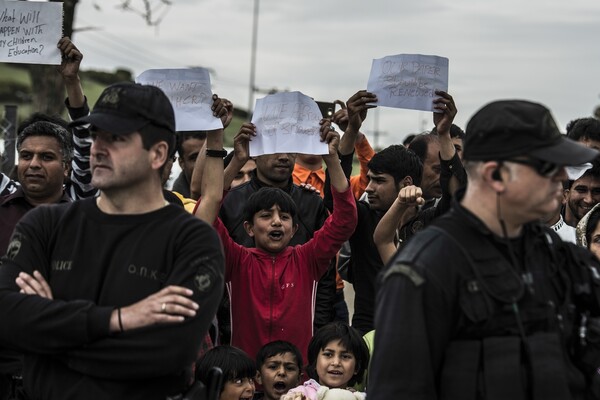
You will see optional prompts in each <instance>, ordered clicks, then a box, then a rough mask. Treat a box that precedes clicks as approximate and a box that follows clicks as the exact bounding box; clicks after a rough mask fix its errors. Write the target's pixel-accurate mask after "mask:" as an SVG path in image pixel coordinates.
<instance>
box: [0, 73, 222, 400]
mask: <svg viewBox="0 0 600 400" xmlns="http://www.w3.org/2000/svg"><path fill="white" fill-rule="evenodd" d="M221 109H222V107H221ZM221 109H219V110H217V112H222V110H221ZM73 124H75V125H80V124H90V129H91V132H92V138H93V144H92V147H91V156H90V166H91V170H92V184H93V185H94V186H95V187H97V188H98V189H99V190H100V195H99V197H98V198H92V199H86V200H82V201H79V202H75V203H69V204H65V205H58V206H53V207H42V206H41V207H37V208H35V209H34V210H32V211H30V212H29V213H28V214H26V215H25V217H24V218H23V219H22V220H21V221H20V222H19V224H18V225H17V227H16V228H15V231H14V234H13V236H12V238H11V242H10V244H9V247H8V251H7V255H6V256H5V257H4V258H3V259H2V266H1V267H0V320H1V321H10V323H2V324H1V328H0V344H1V345H2V346H6V347H10V348H13V349H15V350H17V351H20V352H22V353H24V354H25V358H24V368H23V383H24V389H25V394H26V397H27V398H32V399H39V398H45V399H66V398H73V399H74V398H78V399H84V398H85V399H121V398H122V399H125V398H127V399H146V400H147V399H161V400H164V399H165V397H166V396H173V395H177V394H180V393H182V392H183V391H185V390H186V389H187V388H188V386H189V384H190V378H191V377H192V376H193V372H192V365H193V363H194V361H195V358H196V355H197V352H198V349H199V346H200V343H201V341H202V339H203V335H204V333H205V332H206V330H207V329H208V327H209V325H210V323H211V321H212V318H213V316H214V313H215V311H216V308H217V305H218V302H219V299H220V298H221V293H222V287H223V261H224V259H223V254H222V251H221V246H220V242H219V239H218V237H217V235H216V233H215V232H214V231H213V230H212V228H211V227H209V226H208V225H207V224H205V223H203V222H202V221H199V220H198V219H197V218H194V217H193V216H191V215H189V214H188V213H186V212H185V211H184V210H183V209H181V208H180V207H176V206H173V205H169V204H168V203H166V202H165V199H164V197H163V193H162V186H161V174H160V171H161V169H162V168H163V167H164V164H165V162H166V161H167V159H168V157H170V156H171V155H172V154H173V153H174V149H175V118H174V113H173V108H172V107H171V104H170V102H169V100H168V98H167V97H166V95H165V94H164V93H163V92H162V91H161V90H160V89H158V88H156V87H153V86H144V85H138V84H131V83H123V84H115V85H112V86H110V87H108V88H107V89H105V90H104V92H102V94H101V96H100V98H99V99H98V102H97V103H96V105H95V107H94V109H93V111H92V113H91V114H90V115H89V116H87V117H84V118H81V119H79V120H76V121H75V122H74V123H73Z"/></svg>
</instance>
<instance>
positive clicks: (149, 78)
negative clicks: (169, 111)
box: [135, 68, 223, 131]
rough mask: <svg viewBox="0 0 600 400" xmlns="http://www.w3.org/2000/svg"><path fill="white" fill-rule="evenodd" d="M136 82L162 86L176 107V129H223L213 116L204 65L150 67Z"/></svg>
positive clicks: (206, 71)
mask: <svg viewBox="0 0 600 400" xmlns="http://www.w3.org/2000/svg"><path fill="white" fill-rule="evenodd" d="M135 81H136V82H137V83H143V84H145V85H153V86H157V87H159V88H161V89H162V91H163V92H165V94H166V95H167V97H169V100H171V105H173V110H175V129H177V130H178V131H199V130H200V131H210V130H213V129H219V128H223V123H222V122H221V119H219V118H217V117H215V116H213V112H212V110H211V107H212V105H213V100H212V91H211V88H210V74H209V72H208V70H207V69H205V68H173V69H149V70H147V71H144V72H142V73H141V74H140V75H139V76H138V77H137V78H136V79H135Z"/></svg>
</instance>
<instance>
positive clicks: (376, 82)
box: [367, 54, 448, 111]
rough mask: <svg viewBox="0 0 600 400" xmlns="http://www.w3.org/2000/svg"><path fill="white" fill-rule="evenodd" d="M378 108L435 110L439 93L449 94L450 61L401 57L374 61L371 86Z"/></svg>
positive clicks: (370, 89)
mask: <svg viewBox="0 0 600 400" xmlns="http://www.w3.org/2000/svg"><path fill="white" fill-rule="evenodd" d="M367 90H368V91H369V92H372V93H375V94H376V95H377V105H378V106H387V107H395V108H408V109H411V110H422V111H433V103H432V100H433V99H434V98H436V97H438V96H436V94H435V91H436V90H443V91H448V59H447V58H444V57H438V56H426V55H421V54H399V55H395V56H388V57H384V58H380V59H375V60H373V64H372V66H371V74H370V76H369V83H368V85H367Z"/></svg>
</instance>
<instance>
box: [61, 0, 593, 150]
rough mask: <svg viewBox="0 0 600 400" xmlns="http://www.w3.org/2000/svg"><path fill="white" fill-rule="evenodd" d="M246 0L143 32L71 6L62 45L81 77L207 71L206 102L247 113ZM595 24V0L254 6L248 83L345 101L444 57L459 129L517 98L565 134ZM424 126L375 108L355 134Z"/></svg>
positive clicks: (95, 6)
mask: <svg viewBox="0 0 600 400" xmlns="http://www.w3.org/2000/svg"><path fill="white" fill-rule="evenodd" d="M254 1H255V0H172V5H171V6H170V7H169V8H168V9H166V10H164V12H165V14H164V15H163V18H162V22H161V23H160V25H159V26H158V27H152V26H148V25H146V23H145V22H144V20H143V19H142V18H141V17H140V16H138V15H136V14H135V13H133V12H123V11H121V10H119V9H118V8H117V5H118V4H120V1H118V0H104V1H102V2H100V1H99V0H80V2H79V5H78V8H77V14H76V21H75V27H76V28H84V29H85V28H92V29H85V30H82V31H81V32H77V33H75V35H74V37H73V40H74V42H75V44H76V45H77V46H78V47H79V48H80V50H81V51H82V52H83V54H84V61H83V65H82V68H83V69H91V68H94V69H101V70H107V71H111V70H114V69H116V68H123V67H124V68H127V69H130V70H132V71H133V73H134V76H135V75H138V74H140V73H141V72H142V71H144V70H146V69H150V68H181V67H190V66H195V67H197V66H200V67H205V68H210V69H211V70H212V71H213V74H212V78H211V82H212V84H213V92H214V93H218V94H219V96H221V97H225V98H228V99H229V100H231V101H232V102H233V103H234V105H236V106H238V107H239V108H242V109H247V108H248V105H249V103H250V101H249V98H250V91H249V82H250V64H251V42H252V24H253V8H254ZM156 3H158V1H156ZM131 4H132V5H133V6H135V5H136V4H137V5H141V4H142V2H141V1H139V0H133V1H132V2H131ZM598 21H600V2H598V1H596V0H585V1H584V0H570V1H567V2H565V1H555V0H526V1H523V0H519V1H517V0H502V1H497V0H491V1H477V0H454V1H452V2H449V1H438V0H428V1H406V0H395V1H393V0H369V1H356V0H302V1H294V2H292V1H280V0H260V3H259V18H258V40H257V51H256V78H255V82H256V86H257V87H258V88H259V89H261V90H270V89H273V88H275V89H277V90H290V91H295V90H298V91H300V92H302V93H304V94H306V95H308V96H311V97H313V98H314V99H315V100H320V101H329V102H331V101H333V100H335V99H340V100H344V101H346V100H347V99H348V98H349V97H350V96H352V95H353V94H354V93H355V92H356V91H358V90H360V89H366V86H367V81H368V77H369V72H370V69H371V63H372V60H373V59H375V58H382V57H385V56H388V55H395V54H402V53H406V54H427V55H437V56H443V57H447V58H448V59H449V90H448V91H449V92H450V94H451V95H452V96H453V97H454V99H455V102H456V105H457V108H458V114H457V116H456V118H455V123H456V124H458V125H459V126H461V127H463V129H464V128H465V127H466V124H467V122H468V120H469V118H470V117H471V116H472V115H473V114H474V113H475V112H476V111H477V110H478V109H479V108H481V107H482V106H483V105H485V104H487V103H488V102H490V101H493V100H498V99H526V100H531V101H536V102H540V103H542V104H544V105H546V106H547V107H548V108H550V110H551V111H552V113H553V115H554V117H555V119H556V121H557V123H558V125H559V127H561V129H562V130H563V132H564V131H565V126H566V124H567V123H568V122H569V121H570V120H572V119H574V118H579V117H585V116H591V115H592V113H593V111H594V109H595V108H596V107H597V106H600V45H599V42H600V23H599V22H598ZM263 96H265V94H263V93H256V94H254V97H253V98H254V99H256V98H260V97H263ZM252 104H253V103H252ZM431 128H432V117H431V113H429V112H423V111H415V110H404V109H395V108H387V107H378V108H377V109H376V110H372V111H370V112H369V115H368V117H367V120H366V121H365V123H364V125H363V129H362V131H363V132H364V133H366V134H367V137H368V138H369V140H370V141H371V143H372V144H374V145H377V146H381V147H383V146H386V145H389V144H392V143H400V142H401V141H402V139H403V138H404V137H405V136H406V135H408V134H410V133H418V132H422V131H424V130H429V129H431ZM376 132H379V134H378V135H376V134H375V133H376Z"/></svg>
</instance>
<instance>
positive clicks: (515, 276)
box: [369, 100, 600, 400]
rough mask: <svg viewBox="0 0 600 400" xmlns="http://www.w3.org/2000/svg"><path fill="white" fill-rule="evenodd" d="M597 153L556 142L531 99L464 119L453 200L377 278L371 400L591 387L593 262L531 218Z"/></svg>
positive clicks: (560, 394)
mask: <svg viewBox="0 0 600 400" xmlns="http://www.w3.org/2000/svg"><path fill="white" fill-rule="evenodd" d="M597 154H598V153H597V152H596V151H594V150H591V149H588V148H585V147H583V146H580V145H579V144H577V143H575V142H573V141H571V140H568V139H566V138H564V137H563V136H562V135H561V133H560V131H559V130H558V128H557V126H556V123H555V122H554V120H553V119H552V116H551V114H550V111H549V110H548V109H547V108H546V107H544V106H542V105H540V104H536V103H531V102H528V101H516V100H511V101H497V102H493V103H490V104H488V105H487V106H485V107H483V108H482V109H481V110H479V111H478V112H477V113H476V114H475V115H474V116H473V118H472V119H471V120H470V122H469V124H468V125H467V130H466V138H465V147H464V160H465V161H466V162H465V169H466V172H467V176H468V185H467V188H466V192H465V193H464V196H463V197H462V200H461V201H460V203H458V202H456V203H454V204H453V207H452V209H451V210H450V211H449V212H448V213H447V214H445V215H444V216H442V217H440V218H439V219H437V220H436V221H434V222H433V224H432V225H430V226H429V227H427V228H425V229H424V230H423V231H421V232H419V233H418V234H417V235H415V236H414V237H413V238H412V239H411V240H410V241H409V242H408V244H407V245H406V247H404V248H403V249H402V250H401V251H400V252H399V253H397V255H396V256H395V257H394V258H393V259H392V260H391V261H390V263H389V264H388V266H387V269H386V270H384V271H383V272H382V274H381V275H380V282H381V287H380V290H379V293H378V296H377V306H376V318H375V332H376V333H375V343H377V345H376V346H375V349H374V354H373V358H372V363H371V365H370V373H369V377H370V379H369V399H371V400H380V399H389V398H410V399H438V398H442V399H457V398H460V399H556V400H558V399H583V398H592V397H587V396H588V395H590V394H591V393H592V389H590V387H592V388H595V389H594V390H596V392H595V395H596V396H597V395H598V392H597V389H598V382H599V381H600V380H599V379H598V373H597V368H598V348H597V347H596V345H595V339H594V337H595V335H597V332H598V330H597V329H594V324H589V320H593V319H595V317H597V316H598V315H599V314H600V307H599V306H600V302H599V301H598V300H599V299H600V297H599V294H600V292H599V288H598V282H597V280H595V279H594V277H595V276H598V271H599V270H600V264H599V263H598V261H597V260H595V259H594V257H593V256H592V255H591V254H590V253H589V252H587V250H585V249H582V248H577V247H575V246H573V245H571V244H566V243H563V242H562V241H561V240H560V238H559V237H558V236H557V235H556V234H554V232H553V231H551V230H550V229H548V228H547V227H545V226H544V225H543V224H542V223H541V219H543V218H545V217H546V216H547V215H548V214H549V213H551V212H552V211H553V210H555V209H556V208H557V206H558V201H559V196H558V194H560V193H561V192H562V181H563V180H564V179H566V172H565V168H564V167H565V166H567V165H578V164H582V163H585V162H589V161H591V160H592V159H593V158H594V157H595V156H596V155H597ZM593 398H597V397H593Z"/></svg>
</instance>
